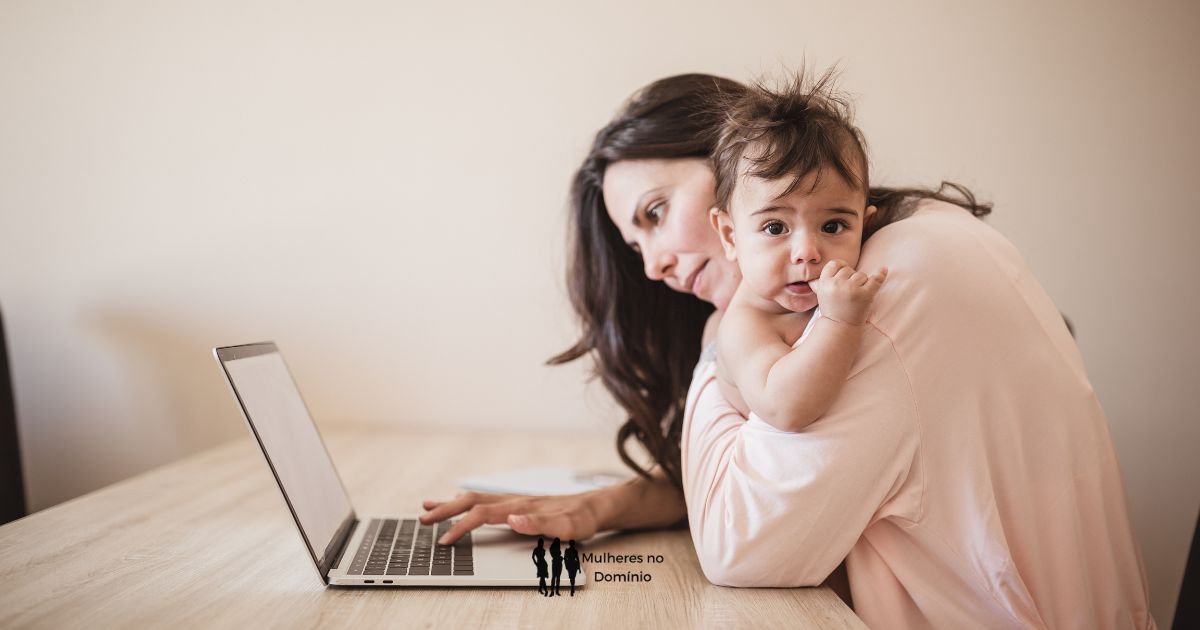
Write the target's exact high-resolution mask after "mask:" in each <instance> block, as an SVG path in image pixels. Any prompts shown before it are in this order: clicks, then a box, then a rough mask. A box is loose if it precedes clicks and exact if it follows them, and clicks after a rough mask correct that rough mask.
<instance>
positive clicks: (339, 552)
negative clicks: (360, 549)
mask: <svg viewBox="0 0 1200 630" xmlns="http://www.w3.org/2000/svg"><path fill="white" fill-rule="evenodd" d="M357 525H358V516H357V515H356V514H354V513H353V512H351V513H350V517H349V518H347V519H346V521H345V522H344V523H342V526H341V527H340V528H338V533H337V535H336V536H334V540H336V541H337V546H336V547H333V548H332V549H331V550H330V551H331V553H330V554H329V555H328V556H327V557H328V558H329V566H327V567H325V571H324V572H323V573H322V575H321V577H323V578H325V583H326V584H328V583H329V572H330V571H332V570H334V569H335V568H336V567H337V565H338V564H340V563H341V561H342V556H343V555H344V554H345V553H346V547H348V546H349V545H350V538H351V537H352V536H353V535H354V530H355V529H356V527H357Z"/></svg>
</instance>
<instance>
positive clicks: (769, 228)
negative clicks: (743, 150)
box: [717, 169, 875, 313]
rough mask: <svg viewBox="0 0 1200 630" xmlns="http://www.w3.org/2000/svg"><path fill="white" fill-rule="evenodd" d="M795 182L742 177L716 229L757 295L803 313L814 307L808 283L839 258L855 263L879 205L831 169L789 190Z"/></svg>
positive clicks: (810, 176)
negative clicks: (870, 218) (866, 227)
mask: <svg viewBox="0 0 1200 630" xmlns="http://www.w3.org/2000/svg"><path fill="white" fill-rule="evenodd" d="M818 176H819V179H818ZM814 182H816V183H817V186H816V188H815V189H814V188H813V183H814ZM790 183H791V178H790V177H785V178H782V179H778V180H764V179H760V178H757V177H748V176H744V177H742V178H741V179H740V180H739V181H738V184H737V187H736V188H735V189H734V191H733V195H732V198H731V199H730V208H729V209H728V216H726V215H725V214H724V213H722V215H721V217H718V222H717V223H718V224H717V229H718V231H719V232H720V233H721V241H722V243H723V244H724V246H725V252H726V256H728V257H729V258H731V259H733V260H736V261H737V263H738V266H739V267H740V268H741V271H742V282H744V283H747V285H748V288H749V289H750V290H751V291H752V292H753V293H754V294H755V295H757V296H758V297H760V298H762V299H764V300H771V301H774V302H775V303H776V304H778V305H779V306H780V307H782V308H784V309H786V310H789V311H792V312H796V313H799V312H803V311H807V310H811V309H813V308H815V307H816V306H817V296H816V295H814V294H813V291H812V289H810V288H809V286H808V282H809V281H810V280H815V279H817V278H818V277H820V275H821V269H822V268H823V267H824V266H825V264H826V263H828V262H829V261H830V260H835V259H840V260H843V261H845V262H846V263H847V264H849V265H850V266H852V267H856V268H857V266H858V257H859V253H860V251H861V250H862V234H863V223H864V222H865V221H866V218H867V217H868V216H870V214H872V213H873V212H874V211H875V208H874V207H871V208H868V207H867V195H866V192H865V191H863V190H859V189H856V188H854V187H852V186H851V185H850V184H848V183H847V182H846V181H845V180H843V179H842V177H841V176H839V175H838V174H837V172H836V171H833V170H832V169H822V170H820V171H818V172H816V173H811V174H809V175H808V176H807V177H805V178H804V179H803V180H801V181H800V185H799V186H797V187H796V189H795V190H793V191H792V192H790V193H788V194H786V195H784V194H783V193H784V191H786V190H787V187H788V184H790ZM730 217H732V220H730Z"/></svg>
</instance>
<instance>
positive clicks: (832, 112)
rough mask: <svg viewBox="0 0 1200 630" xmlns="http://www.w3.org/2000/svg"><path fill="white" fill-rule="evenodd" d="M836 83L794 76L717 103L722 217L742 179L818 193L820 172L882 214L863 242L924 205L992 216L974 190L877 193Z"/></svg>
mask: <svg viewBox="0 0 1200 630" xmlns="http://www.w3.org/2000/svg"><path fill="white" fill-rule="evenodd" d="M836 78H837V72H836V69H835V68H830V69H829V70H826V71H825V72H824V73H822V74H820V75H813V74H806V73H805V72H802V71H801V72H795V73H792V74H790V75H788V76H787V78H786V79H784V80H782V81H779V82H776V83H775V84H774V85H775V86H777V87H773V85H772V82H771V81H769V80H768V79H759V80H758V81H756V82H755V83H754V84H753V85H751V86H750V87H748V88H746V89H745V91H735V92H728V93H725V94H724V97H723V98H722V99H719V105H718V107H720V108H721V110H722V111H723V113H724V123H723V124H722V126H721V131H720V133H719V134H718V137H717V146H716V148H715V149H714V150H713V153H712V158H711V159H712V166H713V172H714V173H715V174H716V180H717V208H718V209H719V210H721V211H722V212H728V211H729V201H730V199H731V198H732V197H733V190H734V188H736V187H737V184H738V178H739V177H742V176H750V177H760V178H763V179H768V180H773V179H780V178H783V177H791V178H792V180H791V184H790V185H789V186H788V188H787V190H785V191H784V193H783V194H785V195H786V194H790V193H791V192H793V191H794V190H796V187H798V186H799V185H800V182H802V181H803V180H804V178H806V177H808V176H809V175H810V174H812V173H816V177H814V178H813V184H812V188H813V189H814V190H815V189H816V187H817V185H818V184H819V182H820V177H821V176H822V171H823V170H824V169H831V170H832V171H833V172H834V173H836V174H837V175H839V176H840V177H841V178H842V179H844V180H845V181H846V183H847V184H850V185H851V186H853V187H855V188H858V189H860V190H862V191H863V192H865V193H866V195H867V204H868V205H872V206H875V207H876V209H877V211H876V212H875V214H873V215H871V217H870V218H869V219H867V221H866V225H865V226H864V227H863V239H867V238H870V236H871V235H872V234H874V233H875V232H876V231H877V230H879V229H880V228H883V227H884V226H886V225H889V224H891V223H893V222H895V221H898V220H900V219H903V218H905V217H907V216H909V215H910V214H911V213H912V212H913V211H914V210H916V204H917V202H919V201H922V200H927V199H933V200H937V201H944V202H946V203H952V204H954V205H956V206H959V207H961V208H964V209H966V210H967V211H968V212H970V213H971V214H973V215H975V216H976V217H984V216H986V215H988V214H990V213H991V212H992V204H990V203H984V202H980V201H977V200H976V199H975V195H974V194H973V193H972V192H971V191H970V190H969V189H967V188H966V187H965V186H961V185H959V184H956V183H954V182H947V181H943V182H942V183H941V185H940V186H938V187H937V188H936V189H935V188H924V187H912V188H907V187H906V188H891V187H872V186H871V181H870V176H869V174H868V171H869V165H868V160H867V149H866V147H867V142H866V139H865V138H863V134H862V131H860V130H859V128H858V127H856V126H855V125H854V122H853V118H854V116H853V109H852V108H851V106H850V100H849V98H847V97H846V96H845V94H843V93H842V92H839V91H838V90H837V89H836V88H835V86H834V83H835V79H836ZM743 158H745V159H746V160H747V161H748V162H749V163H750V168H748V169H746V172H745V173H741V172H739V170H740V168H741V163H742V159H743Z"/></svg>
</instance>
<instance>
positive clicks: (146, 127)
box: [0, 0, 1200, 624]
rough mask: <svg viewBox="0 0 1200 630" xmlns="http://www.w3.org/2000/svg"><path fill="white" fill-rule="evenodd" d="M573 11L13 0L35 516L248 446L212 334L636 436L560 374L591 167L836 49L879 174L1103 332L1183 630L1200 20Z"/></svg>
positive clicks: (2, 16) (297, 360)
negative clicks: (665, 82)
mask: <svg viewBox="0 0 1200 630" xmlns="http://www.w3.org/2000/svg"><path fill="white" fill-rule="evenodd" d="M573 4H574V3H563V2H544V3H539V4H533V3H522V4H520V5H517V4H507V3H494V2H484V3H479V4H478V5H477V6H474V7H470V6H465V5H463V4H462V3H449V4H447V5H446V6H445V7H444V8H443V7H435V6H432V5H431V4H422V5H419V6H412V5H404V3H398V2H382V1H381V2H377V3H369V2H339V3H332V2H330V3H326V4H317V3H308V2H305V3H296V2H277V3H267V2H250V3H247V2H215V1H212V0H209V1H205V2H196V1H192V2H169V3H164V2H58V1H47V0H39V1H33V0H28V1H26V0H22V1H13V0H7V1H5V2H3V3H0V89H2V90H3V94H2V98H0V304H2V305H3V308H4V315H5V317H6V320H7V321H6V324H7V326H8V331H9V337H10V340H11V341H10V344H11V348H10V355H11V359H12V361H13V372H14V374H13V377H14V380H15V385H16V394H17V403H18V409H17V411H18V415H19V421H20V430H21V439H22V445H23V448H24V453H25V471H26V477H27V485H28V489H29V494H30V499H31V501H32V505H33V507H34V508H44V507H47V506H49V505H52V504H55V503H58V502H60V501H63V500H66V499H69V498H71V497H73V496H76V495H79V494H81V493H84V492H87V491H89V490H92V489H95V488H98V487H100V486H103V485H105V484H109V483H112V482H114V481H117V480H119V479H122V478H124V477H127V476H129V475H132V474H134V473H137V472H139V471H142V470H146V469H148V468H151V467H154V466H157V465H159V464H162V463H164V462H168V461H171V460H174V459H177V458H179V457H181V456H183V455H185V454H188V453H192V452H195V451H197V450H201V449H204V448H207V447H209V446H212V445H214V444H217V443H219V442H222V441H225V440H229V439H245V438H246V436H245V433H244V432H245V429H244V428H242V426H241V424H240V419H239V418H238V416H237V415H236V413H235V411H234V408H233V406H232V404H231V401H230V398H229V395H228V393H227V392H226V390H225V389H224V385H223V383H222V381H221V378H220V376H219V374H218V370H217V368H216V366H215V365H214V362H213V359H212V358H211V356H210V353H209V349H210V348H211V347H212V346H214V345H222V344H231V343H242V342H249V341H258V340H262V339H274V340H276V341H278V342H279V343H280V345H281V346H282V347H283V348H284V350H285V351H286V353H287V355H288V358H289V360H290V361H291V365H292V368H293V371H294V372H295V374H296V376H297V378H298V380H299V381H300V383H301V385H302V387H303V389H304V391H305V393H306V396H307V398H308V402H309V405H310V407H311V409H312V411H313V413H314V415H315V416H316V417H317V418H318V419H319V421H320V422H321V423H322V424H324V425H327V426H330V425H336V424H339V423H349V422H369V423H379V424H407V425H417V426H419V425H430V426H432V425H438V426H462V427H485V426H486V427H489V428H494V427H511V428H512V429H514V430H523V431H543V432H544V431H552V432H558V433H564V434H566V433H572V434H575V433H598V434H606V433H611V431H612V430H613V428H614V427H615V426H616V423H617V420H618V414H617V413H616V412H615V410H614V408H613V407H612V405H611V404H610V403H609V402H608V401H607V400H606V398H605V396H604V394H603V393H602V392H601V391H600V390H599V389H598V388H597V387H595V386H594V385H593V386H587V385H585V384H584V378H585V375H586V369H585V368H586V366H582V365H580V366H572V367H568V368H547V367H543V366H542V361H543V360H544V359H545V358H546V357H547V356H549V355H551V354H552V353H554V352H556V351H558V350H560V349H562V348H564V347H566V346H567V345H568V344H569V343H570V342H571V340H572V334H573V331H574V330H575V328H574V322H573V320H572V317H571V313H570V311H569V309H568V307H567V304H566V301H565V289H564V288H563V281H562V276H563V272H562V269H563V261H564V257H565V254H564V247H563V234H564V229H565V222H564V216H565V210H564V208H565V199H566V190H567V181H568V177H569V175H570V173H571V171H572V169H573V168H574V166H575V165H576V163H577V161H578V160H579V159H580V157H581V156H582V154H583V152H584V150H585V148H586V146H587V144H588V143H589V141H590V136H591V134H592V133H593V132H594V130H595V129H596V128H597V127H598V126H599V125H600V124H602V123H603V122H604V121H605V120H606V119H607V118H608V116H609V115H610V114H611V113H612V112H613V111H614V110H615V108H616V107H617V106H618V104H619V102H620V101H621V100H622V99H623V98H624V97H625V96H626V95H627V94H628V93H629V92H630V91H631V90H632V89H633V88H635V87H637V86H639V85H641V84H643V83H645V82H647V81H649V80H651V79H654V78H658V77H661V76H664V75H667V74H673V73H678V72H684V71H707V72H714V73H720V74H724V75H727V76H730V77H733V78H738V79H747V78H749V77H751V76H753V75H755V74H758V73H760V72H762V71H774V70H777V69H778V68H780V67H795V66H797V65H798V64H799V63H800V61H801V59H802V58H805V57H807V59H808V60H809V61H810V62H811V63H813V64H815V65H818V66H822V67H823V66H825V65H828V64H830V63H833V62H840V63H841V65H842V67H843V69H844V72H843V82H842V83H843V85H844V87H846V88H847V89H848V90H849V91H851V92H852V93H854V94H855V95H856V97H857V100H858V103H859V114H860V117H859V120H860V123H861V125H862V127H863V129H864V131H865V133H866V135H867V138H868V139H869V141H870V142H871V148H872V155H873V160H874V168H875V172H874V175H873V178H874V179H875V180H876V181H879V182H890V183H935V182H936V181H938V180H940V179H942V178H950V179H955V180H958V181H961V182H963V183H966V184H969V185H970V186H972V187H973V188H974V189H975V190H976V191H977V192H978V193H980V194H981V195H982V196H983V197H985V198H988V199H991V200H993V201H994V202H995V203H996V205H997V209H996V213H995V215H994V218H993V219H991V223H992V224H993V225H995V226H996V227H997V228H999V229H1000V230H1001V231H1002V232H1004V233H1005V234H1006V235H1008V236H1009V237H1010V238H1011V239H1012V240H1013V241H1014V242H1015V243H1016V244H1017V246H1018V247H1019V248H1020V249H1021V251H1022V252H1024V253H1025V255H1026V257H1027V258H1028V260H1029V262H1030V264H1031V266H1032V268H1033V269H1034V270H1035V272H1036V273H1037V274H1038V276H1039V277H1040V278H1041V280H1042V281H1043V283H1044V284H1045V285H1046V287H1047V289H1048V290H1049V292H1050V294H1051V295H1052V296H1054V298H1055V299H1056V301H1057V302H1058V304H1059V305H1060V307H1061V308H1062V310H1063V311H1065V312H1066V313H1068V314H1069V315H1070V316H1071V317H1072V319H1073V320H1074V321H1075V323H1076V325H1077V329H1078V337H1079V343H1080V346H1081V348H1082V350H1083V354H1084V356H1085V357H1086V359H1087V362H1088V367H1089V371H1090V374H1091V377H1092V381H1093V384H1094V385H1095V388H1096V391H1097V392H1098V393H1099V395H1100V398H1101V400H1102V401H1103V403H1104V405H1105V408H1106V409H1107V411H1108V413H1109V416H1110V420H1111V424H1112V431H1113V437H1114V440H1115V441H1116V444H1117V447H1118V450H1119V453H1120V456H1121V461H1122V464H1123V467H1124V471H1125V475H1126V478H1127V480H1128V490H1129V495H1130V503H1131V506H1132V510H1133V513H1134V518H1135V521H1136V525H1137V528H1138V531H1139V533H1140V537H1141V540H1142V546H1143V550H1144V553H1145V557H1146V564H1147V568H1148V571H1149V575H1150V580H1151V595H1152V598H1153V602H1154V610H1155V614H1156V616H1157V618H1158V620H1159V622H1160V624H1169V622H1170V619H1171V614H1172V611H1173V610H1174V603H1175V599H1176V594H1177V589H1178V584H1179V579H1180V576H1181V575H1182V571H1183V566H1184V559H1185V556H1186V553H1187V549H1188V543H1189V541H1190V535H1191V531H1192V528H1193V526H1194V523H1195V518H1196V514H1197V508H1198V506H1200V491H1198V487H1200V486H1198V484H1197V480H1200V460H1198V459H1197V458H1196V457H1195V455H1194V453H1195V449H1196V446H1197V445H1198V444H1200V424H1198V423H1197V422H1196V420H1197V413H1196V412H1195V411H1194V409H1195V408H1194V406H1193V405H1194V403H1193V401H1192V396H1191V393H1192V392H1193V391H1194V390H1195V388H1196V384H1197V382H1198V381H1200V378H1198V377H1200V361H1198V359H1197V355H1198V353H1200V343H1198V340H1200V335H1198V334H1197V333H1196V331H1195V328H1194V326H1195V322H1197V321H1200V317H1198V313H1197V311H1198V307H1200V299H1198V295H1197V293H1198V290H1197V288H1196V287H1197V283H1196V281H1195V278H1194V276H1195V273H1196V271H1197V270H1198V269H1200V264H1198V263H1200V260H1198V259H1200V255H1198V254H1197V249H1198V247H1197V245H1196V243H1195V239H1196V238H1197V234H1198V233H1200V230H1198V228H1200V215H1198V211H1200V208H1197V206H1198V205H1200V204H1198V202H1197V201H1196V196H1195V194H1194V192H1193V190H1192V188H1193V185H1194V177H1195V174H1196V172H1197V166H1198V160H1197V159H1196V153H1195V151H1196V143H1197V140H1200V123H1198V122H1197V121H1198V119H1197V116H1196V112H1197V111H1200V64H1197V60H1200V42H1198V41H1197V38H1196V37H1195V35H1196V33H1198V32H1200V5H1196V4H1195V3H1191V2H1152V3H1107V2H1087V3H1083V2H1054V3H1034V2H1012V3H991V5H990V6H982V3H966V4H964V3H961V2H932V1H923V2H910V3H903V4H904V5H905V6H904V7H903V8H902V7H900V6H897V5H898V4H900V3H891V2H870V3H838V2H823V3H813V2H783V1H780V0H770V1H766V0H764V1H761V2H751V3H742V4H740V5H739V6H738V7H737V8H735V7H734V6H733V5H732V4H730V5H722V4H719V3H711V2H707V3H696V2H670V3H668V2H661V3H652V4H650V5H649V6H643V5H642V3H632V2H617V3H608V4H607V5H606V6H604V7H600V6H599V3H587V4H586V5H585V4H582V3H580V4H579V6H573ZM402 5H403V6H402ZM517 463H519V462H514V464H517Z"/></svg>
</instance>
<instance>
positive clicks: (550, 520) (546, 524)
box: [508, 512, 596, 540]
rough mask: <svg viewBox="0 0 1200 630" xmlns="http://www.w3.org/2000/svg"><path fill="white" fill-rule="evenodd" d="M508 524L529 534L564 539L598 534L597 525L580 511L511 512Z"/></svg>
mask: <svg viewBox="0 0 1200 630" xmlns="http://www.w3.org/2000/svg"><path fill="white" fill-rule="evenodd" d="M508 526H509V527H511V528H513V531H516V532H518V533H521V534H526V535H529V536H538V535H541V536H551V537H556V538H561V539H563V540H572V539H579V540H585V539H587V538H591V537H592V536H594V535H595V534H596V526H595V524H594V523H591V522H590V521H588V520H587V519H584V518H581V517H580V515H579V514H578V512H543V513H540V514H511V515H509V517H508Z"/></svg>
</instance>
